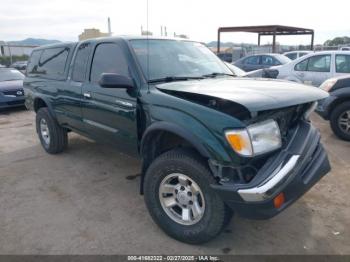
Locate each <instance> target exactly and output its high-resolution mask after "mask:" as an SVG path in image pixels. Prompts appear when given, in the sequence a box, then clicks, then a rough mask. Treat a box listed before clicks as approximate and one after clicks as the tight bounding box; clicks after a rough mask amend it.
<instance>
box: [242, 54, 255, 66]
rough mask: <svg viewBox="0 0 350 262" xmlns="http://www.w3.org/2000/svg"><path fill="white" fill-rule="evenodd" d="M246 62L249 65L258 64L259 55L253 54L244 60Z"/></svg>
mask: <svg viewBox="0 0 350 262" xmlns="http://www.w3.org/2000/svg"><path fill="white" fill-rule="evenodd" d="M244 64H248V65H258V64H259V56H251V57H248V58H247V59H245V60H244Z"/></svg>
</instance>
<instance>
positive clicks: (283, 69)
mask: <svg viewBox="0 0 350 262" xmlns="http://www.w3.org/2000/svg"><path fill="white" fill-rule="evenodd" d="M265 70H267V71H271V72H274V73H273V74H272V75H274V76H276V75H277V77H276V78H278V79H285V80H289V81H294V82H298V83H304V84H309V85H313V86H320V85H321V84H322V83H323V82H324V81H325V80H327V79H329V78H331V77H335V76H340V75H344V74H350V51H322V52H316V53H310V54H308V55H305V56H303V57H300V58H298V59H296V60H293V61H292V62H290V63H288V64H285V65H281V66H274V67H271V68H269V69H265ZM270 75H271V74H270Z"/></svg>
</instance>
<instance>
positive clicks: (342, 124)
mask: <svg viewBox="0 0 350 262" xmlns="http://www.w3.org/2000/svg"><path fill="white" fill-rule="evenodd" d="M330 123H331V128H332V130H333V132H334V133H335V135H336V136H338V137H339V138H340V139H343V140H347V141H350V102H345V103H342V104H340V105H338V106H337V107H336V108H334V109H333V111H332V114H331V117H330Z"/></svg>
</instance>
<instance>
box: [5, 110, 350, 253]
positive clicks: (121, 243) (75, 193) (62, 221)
mask: <svg viewBox="0 0 350 262" xmlns="http://www.w3.org/2000/svg"><path fill="white" fill-rule="evenodd" d="M313 122H314V123H315V125H316V126H317V127H318V128H319V129H321V132H322V137H323V138H322V139H323V142H324V145H325V147H326V149H327V151H328V153H329V157H330V160H331V163H332V172H331V173H330V174H329V175H327V176H326V177H324V178H323V179H322V180H321V181H320V182H319V183H318V184H317V185H316V186H315V187H314V188H312V189H311V190H310V191H309V192H308V193H307V194H305V195H304V196H303V197H302V198H301V199H300V200H299V201H297V202H296V203H295V204H294V205H292V206H291V207H290V208H288V209H287V210H285V211H284V212H283V213H281V214H280V215H278V216H277V217H275V218H273V219H270V220H266V221H253V220H246V219H242V218H239V217H234V218H233V219H232V221H231V223H230V225H229V226H228V227H227V229H226V230H225V231H224V233H222V234H221V235H220V236H219V237H218V238H216V239H214V240H213V241H211V242H210V243H207V244H205V245H201V246H193V245H187V244H183V243H180V242H178V241H175V240H173V239H171V238H169V237H168V236H166V235H165V234H164V233H163V232H162V231H161V230H160V229H159V228H158V227H157V226H156V225H155V224H154V223H153V221H152V220H151V218H150V216H149V215H148V212H147V210H146V208H145V205H144V201H143V197H142V196H140V195H139V180H140V178H139V176H138V173H139V170H140V163H139V161H138V160H136V159H133V158H130V157H128V156H126V155H123V154H120V153H118V152H117V151H115V150H114V149H113V148H111V147H109V146H106V145H100V144H97V143H95V142H93V141H91V140H88V139H85V138H83V137H81V136H79V135H76V134H70V135H69V149H68V150H67V151H66V152H64V153H63V154H60V155H55V156H52V155H48V154H46V153H45V152H44V150H43V149H42V148H41V146H40V144H39V140H38V138H37V136H36V133H35V126H34V113H33V112H29V111H26V110H23V109H15V110H14V109H12V110H7V111H2V112H0V254H135V253H136V254H159V253H162V254H350V201H349V200H350V193H349V192H350V190H349V188H350V171H349V170H350V143H349V142H344V141H341V140H339V139H337V138H336V137H335V136H334V135H333V133H332V132H331V130H330V128H329V125H328V123H327V122H325V121H323V120H321V119H320V118H319V117H318V116H317V115H313Z"/></svg>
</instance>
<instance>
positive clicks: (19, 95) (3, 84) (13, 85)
mask: <svg viewBox="0 0 350 262" xmlns="http://www.w3.org/2000/svg"><path fill="white" fill-rule="evenodd" d="M23 79H24V75H23V74H22V73H21V72H19V71H18V70H17V69H13V68H0V108H8V107H15V106H23V105H24V92H23Z"/></svg>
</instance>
